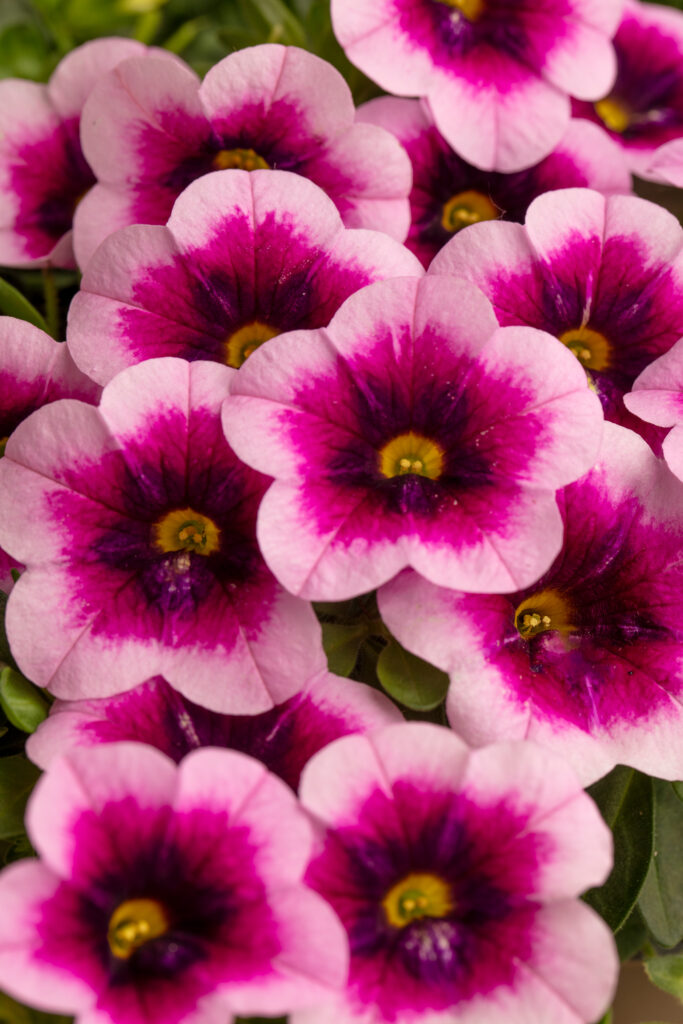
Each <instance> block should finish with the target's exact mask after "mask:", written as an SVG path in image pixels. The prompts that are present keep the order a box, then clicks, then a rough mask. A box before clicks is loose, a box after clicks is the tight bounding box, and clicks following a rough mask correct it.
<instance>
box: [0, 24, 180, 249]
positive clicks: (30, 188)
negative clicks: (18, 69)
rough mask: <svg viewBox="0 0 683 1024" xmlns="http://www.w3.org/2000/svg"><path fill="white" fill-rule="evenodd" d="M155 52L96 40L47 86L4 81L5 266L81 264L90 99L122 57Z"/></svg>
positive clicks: (0, 97) (1, 245) (1, 202)
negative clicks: (76, 246) (78, 218)
mask: <svg viewBox="0 0 683 1024" xmlns="http://www.w3.org/2000/svg"><path fill="white" fill-rule="evenodd" d="M149 52H152V51H148V49H147V47H146V46H144V45H143V44H142V43H138V42H136V41H135V40H133V39H118V38H115V37H112V38H108V39H94V40H92V41H91V42H88V43H84V44H83V46H79V47H77V49H75V50H73V51H72V52H71V53H69V54H67V56H66V57H64V59H63V60H61V61H60V63H59V64H58V65H57V68H56V69H55V71H54V73H53V74H52V77H51V78H50V80H49V82H48V83H47V85H39V84H38V83H37V82H26V81H23V80H20V79H5V81H3V82H0V264H4V265H6V266H13V267H16V266H19V267H26V266H35V265H37V264H46V263H50V264H51V265H52V266H56V267H73V266H74V256H73V248H72V238H71V227H72V221H73V215H74V210H75V209H76V207H77V205H78V203H79V202H80V201H81V199H82V198H83V196H84V195H85V193H86V192H87V191H88V189H90V187H91V186H92V185H94V183H95V175H94V174H93V172H92V170H91V168H90V166H89V164H88V162H87V160H86V159H85V157H84V156H83V152H82V150H81V143H80V139H79V123H80V117H81V111H82V109H83V105H84V103H85V101H86V99H87V97H88V94H89V93H90V91H91V90H92V88H93V86H94V85H95V83H96V82H97V81H98V79H99V78H101V77H102V76H103V75H105V74H106V73H107V72H108V71H110V70H111V69H112V68H114V67H115V66H116V65H117V64H118V63H119V62H120V61H122V60H126V59H127V58H129V57H133V56H135V57H137V58H138V59H146V58H144V57H143V55H144V54H146V53H149ZM153 52H155V53H156V54H157V55H158V59H164V60H168V61H174V60H175V59H176V58H174V57H172V56H171V55H170V54H168V55H167V56H165V57H164V56H163V54H162V51H160V50H158V51H153Z"/></svg>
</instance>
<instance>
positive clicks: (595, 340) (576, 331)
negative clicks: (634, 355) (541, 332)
mask: <svg viewBox="0 0 683 1024" xmlns="http://www.w3.org/2000/svg"><path fill="white" fill-rule="evenodd" d="M560 341H561V342H562V344H563V345H566V346H567V348H568V349H569V350H570V352H573V353H574V355H575V356H576V358H577V359H578V360H579V362H580V363H581V365H582V366H585V368H586V369H587V370H606V369H607V368H608V367H609V364H610V354H611V348H610V343H609V342H608V340H607V338H606V337H605V335H604V334H600V332H599V331H594V330H593V329H592V328H591V327H575V328H572V330H570V331H565V332H564V334H561V335H560Z"/></svg>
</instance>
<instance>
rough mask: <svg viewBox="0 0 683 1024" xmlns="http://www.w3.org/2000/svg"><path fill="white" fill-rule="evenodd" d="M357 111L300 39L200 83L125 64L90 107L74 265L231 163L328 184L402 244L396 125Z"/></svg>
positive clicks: (180, 73)
mask: <svg viewBox="0 0 683 1024" xmlns="http://www.w3.org/2000/svg"><path fill="white" fill-rule="evenodd" d="M354 116H355V110H354V105H353V98H352V96H351V91H350V89H349V87H348V86H347V84H346V82H345V81H344V79H343V78H342V76H341V75H340V74H339V72H338V71H337V70H336V69H335V68H333V67H332V65H330V64H328V63H327V62H326V61H323V60H321V59H320V58H319V57H316V56H314V55H313V54H312V53H307V52H306V51H304V50H299V49H297V48H296V47H294V46H279V45H275V44H265V45H263V46H254V47H251V48H249V49H245V50H240V51H239V52H237V53H232V54H230V55H229V56H228V57H225V58H224V59H223V60H221V61H219V62H218V64H216V65H215V66H214V67H213V68H211V70H210V71H209V72H208V74H207V75H206V78H205V79H204V81H203V82H202V83H201V84H200V82H199V79H198V78H197V76H196V75H195V74H194V72H193V71H191V70H190V68H189V67H186V66H181V65H180V64H174V65H173V66H171V65H169V64H168V63H167V64H165V65H164V66H163V67H162V66H161V65H160V64H149V63H148V62H147V61H141V60H131V61H127V62H126V64H125V65H122V66H120V67H118V68H117V69H116V71H115V72H114V73H113V74H111V75H109V76H108V77H107V78H106V80H104V81H103V82H102V83H101V85H100V86H99V87H98V88H97V89H96V90H95V91H94V92H93V95H92V97H91V99H90V102H89V103H88V106H87V109H86V110H85V112H84V117H83V148H84V152H85V154H86V156H87V158H88V160H89V162H90V163H91V164H92V166H93V168H94V170H95V173H96V175H97V178H98V184H97V186H96V188H95V189H93V191H92V192H91V193H90V195H89V196H88V198H87V201H86V202H84V203H82V204H81V207H80V208H79V210H78V216H77V218H76V255H77V257H78V261H79V263H80V264H81V266H84V265H85V263H86V262H87V261H88V259H89V258H90V256H91V255H92V253H93V251H94V249H95V248H96V247H97V245H98V244H99V242H101V241H102V239H103V238H104V237H106V235H108V234H109V233H110V232H111V231H113V230H114V229H115V228H120V227H124V226H125V225H127V224H140V223H143V224H165V223H166V221H167V220H168V217H169V214H170V212H171V208H172V206H173V203H174V200H175V199H176V197H177V196H178V195H179V194H180V193H181V192H182V190H183V189H184V188H185V187H186V186H187V185H188V184H189V183H190V182H191V181H193V180H194V179H195V178H198V177H199V176H200V175H202V174H206V173H208V172H209V171H215V170H223V169H226V168H242V169H244V170H247V171H251V170H254V169H256V168H277V169H278V170H282V171H294V172H296V173H297V174H301V175H303V176H304V177H306V178H310V179H311V180H312V181H314V182H315V183H316V184H317V185H319V186H320V187H321V188H322V189H323V190H324V191H325V192H327V194H328V195H329V196H330V197H331V198H332V199H333V200H334V202H335V204H336V206H337V208H338V210H339V212H340V214H341V216H342V218H343V220H344V223H345V224H346V226H347V227H365V228H376V229H378V230H382V231H386V232H387V234H389V235H391V236H392V237H393V238H397V239H398V240H399V241H402V240H403V239H404V238H405V236H406V234H407V231H408V225H409V223H410V210H409V207H408V193H409V191H410V163H409V161H408V159H407V157H406V154H405V153H404V152H403V150H402V149H401V147H400V146H399V145H398V143H397V142H396V140H395V139H394V138H393V137H392V136H391V135H390V134H389V133H387V132H384V131H383V130H382V129H380V128H376V127H374V126H372V125H356V124H354Z"/></svg>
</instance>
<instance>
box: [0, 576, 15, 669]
mask: <svg viewBox="0 0 683 1024" xmlns="http://www.w3.org/2000/svg"><path fill="white" fill-rule="evenodd" d="M6 609H7V594H6V593H5V592H4V590H0V663H1V662H4V663H5V665H14V664H15V661H14V658H13V657H12V652H11V651H10V647H9V640H8V639H7V632H6V630H5V611H6Z"/></svg>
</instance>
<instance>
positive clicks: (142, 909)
mask: <svg viewBox="0 0 683 1024" xmlns="http://www.w3.org/2000/svg"><path fill="white" fill-rule="evenodd" d="M169 927H170V921H169V917H168V914H167V913H166V910H165V909H164V907H163V906H162V905H161V903H158V902H157V900H149V899H135V900H126V901H125V902H124V903H121V904H120V905H119V906H118V907H117V908H116V910H115V911H114V913H113V914H112V916H111V918H110V920H109V927H108V929H107V942H108V943H109V949H110V950H111V952H112V953H113V955H114V956H115V957H117V959H119V960H129V959H130V958H131V957H132V955H133V953H134V952H135V951H136V950H137V949H139V948H140V946H144V944H145V943H146V942H150V941H151V940H152V939H158V938H159V937H160V936H161V935H165V933H166V932H167V931H168V929H169Z"/></svg>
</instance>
